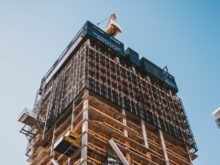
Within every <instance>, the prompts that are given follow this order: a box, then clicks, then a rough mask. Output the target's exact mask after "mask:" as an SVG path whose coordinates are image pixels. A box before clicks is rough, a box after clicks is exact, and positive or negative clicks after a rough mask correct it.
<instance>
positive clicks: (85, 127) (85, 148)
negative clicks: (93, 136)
mask: <svg viewBox="0 0 220 165" xmlns="http://www.w3.org/2000/svg"><path fill="white" fill-rule="evenodd" d="M85 95H86V96H85V97H84V101H83V119H82V120H83V122H82V141H81V147H82V149H81V162H82V163H81V165H87V155H88V119H89V100H88V92H85Z"/></svg>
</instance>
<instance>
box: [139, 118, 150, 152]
mask: <svg viewBox="0 0 220 165" xmlns="http://www.w3.org/2000/svg"><path fill="white" fill-rule="evenodd" d="M141 127H142V135H143V138H144V146H145V147H146V148H148V149H149V144H148V141H147V132H146V127H145V122H144V120H143V119H141Z"/></svg>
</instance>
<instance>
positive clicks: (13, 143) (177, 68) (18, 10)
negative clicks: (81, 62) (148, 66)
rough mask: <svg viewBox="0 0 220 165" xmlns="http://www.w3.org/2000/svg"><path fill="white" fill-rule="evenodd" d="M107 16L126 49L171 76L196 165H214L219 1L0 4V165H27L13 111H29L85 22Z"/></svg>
mask: <svg viewBox="0 0 220 165" xmlns="http://www.w3.org/2000/svg"><path fill="white" fill-rule="evenodd" d="M113 12H115V13H117V15H118V22H119V23H120V25H121V26H122V28H123V33H122V34H120V35H118V36H117V38H118V39H119V40H120V41H122V42H123V43H124V44H125V47H128V46H129V47H131V48H132V49H134V50H136V51H137V52H139V54H140V56H141V57H142V56H144V57H146V58H148V59H149V60H151V61H153V62H154V63H156V64H157V65H159V66H161V67H164V66H168V68H169V71H170V73H171V74H172V75H174V76H175V78H176V81H177V85H178V87H179V90H180V91H179V93H178V96H180V97H181V98H182V99H183V102H184V105H185V108H186V112H187V114H188V118H189V121H190V124H191V126H192V130H193V133H194V135H195V139H196V141H197V144H198V148H199V151H198V155H199V157H198V159H197V160H196V161H195V162H194V163H195V165H219V161H220V160H219V148H220V141H219V139H220V132H219V131H218V130H217V128H216V125H215V122H214V118H213V117H212V115H211V112H212V111H213V110H214V109H216V108H217V107H219V106H220V86H219V85H220V72H219V66H220V1H219V0H193V1H192V0H166V1H164V0H157V1H155V0H142V1H141V0H140V1H138V2H137V1H132V0H127V1H117V0H112V1H103V0H93V1H91V0H81V1H70V0H69V1H58V0H54V1H47V2H45V1H42V0H39V1H25V0H19V1H11V0H8V1H5V2H4V1H1V2H0V73H1V77H0V80H1V81H0V100H1V101H0V107H1V115H0V130H1V136H0V146H1V148H2V149H1V150H0V155H1V156H0V157H1V164H8V165H24V164H27V163H26V162H25V159H26V158H25V156H24V154H25V146H26V142H27V141H26V139H25V137H24V136H23V135H21V134H19V133H18V132H19V129H20V128H21V126H22V125H20V124H19V123H18V122H17V118H18V115H19V113H20V112H21V111H22V109H23V108H24V107H25V106H27V107H30V108H32V106H33V102H34V97H35V93H36V91H37V89H38V87H39V85H40V80H41V78H42V77H43V75H44V74H45V73H46V71H47V70H48V69H49V68H50V66H51V65H52V64H53V62H54V61H55V60H56V59H57V57H58V56H59V55H60V54H61V52H62V51H63V49H64V48H65V47H66V46H67V44H68V43H69V41H70V40H71V39H72V38H73V36H74V35H75V34H76V33H77V31H78V30H79V29H80V28H81V26H82V25H83V24H84V23H85V21H86V20H90V21H91V22H93V23H97V22H99V21H101V20H103V19H104V18H106V17H108V16H109V15H110V14H111V13H113ZM104 25H105V23H104V24H102V26H101V27H102V28H103V27H104Z"/></svg>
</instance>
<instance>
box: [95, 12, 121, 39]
mask: <svg viewBox="0 0 220 165" xmlns="http://www.w3.org/2000/svg"><path fill="white" fill-rule="evenodd" d="M107 19H108V24H107V25H106V28H105V32H106V33H107V34H109V35H111V36H116V35H117V34H118V33H121V32H122V29H121V26H120V25H119V24H118V23H117V22H116V19H117V16H116V14H115V13H113V14H111V16H110V17H108V18H107ZM107 19H104V20H103V21H101V22H99V23H98V25H100V24H101V23H102V22H104V21H106V20H107Z"/></svg>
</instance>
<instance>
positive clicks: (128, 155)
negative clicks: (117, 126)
mask: <svg viewBox="0 0 220 165" xmlns="http://www.w3.org/2000/svg"><path fill="white" fill-rule="evenodd" d="M122 115H123V119H122V122H123V124H124V125H125V126H126V127H127V120H126V112H125V110H124V109H122ZM124 135H125V137H128V130H127V128H125V129H124ZM125 143H126V145H127V146H129V145H130V144H129V142H127V141H126V142H125ZM126 159H127V160H128V162H131V157H130V154H129V153H126Z"/></svg>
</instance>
